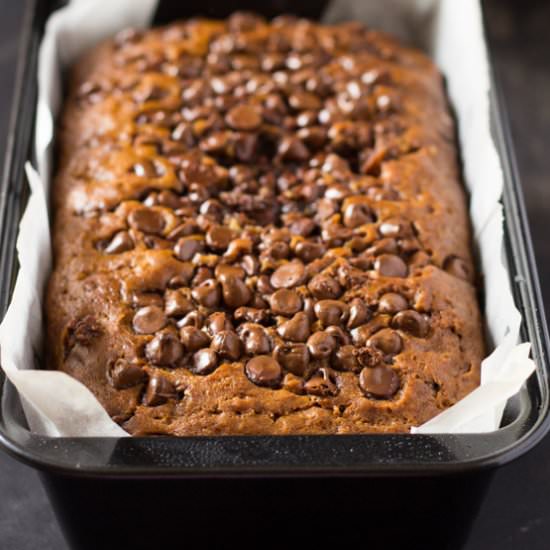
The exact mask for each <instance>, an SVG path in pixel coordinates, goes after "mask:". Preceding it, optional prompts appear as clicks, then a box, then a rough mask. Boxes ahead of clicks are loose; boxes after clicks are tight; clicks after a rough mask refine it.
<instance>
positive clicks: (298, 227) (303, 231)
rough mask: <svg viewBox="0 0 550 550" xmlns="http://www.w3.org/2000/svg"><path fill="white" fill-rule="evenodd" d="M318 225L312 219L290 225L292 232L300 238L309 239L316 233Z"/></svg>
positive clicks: (303, 219) (301, 220)
mask: <svg viewBox="0 0 550 550" xmlns="http://www.w3.org/2000/svg"><path fill="white" fill-rule="evenodd" d="M316 228H317V224H316V223H315V222H314V221H313V220H312V219H311V218H299V219H298V220H295V221H293V222H292V223H291V224H290V227H289V229H290V232H291V233H292V234H293V235H300V237H308V236H309V235H311V233H313V232H314V231H315V229H316Z"/></svg>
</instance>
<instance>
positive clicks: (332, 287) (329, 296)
mask: <svg viewBox="0 0 550 550" xmlns="http://www.w3.org/2000/svg"><path fill="white" fill-rule="evenodd" d="M307 287H308V288H309V290H310V292H311V293H312V294H313V296H315V298H317V299H319V300H335V299H336V298H339V297H340V295H341V294H342V287H341V286H340V284H339V283H338V281H337V280H336V279H334V278H332V277H329V276H328V275H321V274H319V275H315V277H313V279H311V281H310V282H309V284H308V285H307Z"/></svg>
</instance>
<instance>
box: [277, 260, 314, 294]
mask: <svg viewBox="0 0 550 550" xmlns="http://www.w3.org/2000/svg"><path fill="white" fill-rule="evenodd" d="M305 277H306V270H305V267H304V264H303V263H302V262H300V261H299V260H293V261H292V262H288V263H286V264H284V265H282V266H281V267H279V268H277V269H276V270H275V272H274V273H273V275H271V280H270V282H271V285H272V286H273V288H293V287H295V286H299V285H301V284H302V283H303V282H304V281H305Z"/></svg>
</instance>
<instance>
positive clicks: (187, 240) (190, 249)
mask: <svg viewBox="0 0 550 550" xmlns="http://www.w3.org/2000/svg"><path fill="white" fill-rule="evenodd" d="M203 249H204V245H203V244H202V241H201V240H199V239H194V238H192V237H182V238H181V239H179V240H178V242H177V243H176V245H175V246H174V253H175V254H176V257H177V258H178V260H181V261H183V262H186V261H188V260H191V259H192V258H193V256H194V255H195V254H197V253H198V252H202V251H203Z"/></svg>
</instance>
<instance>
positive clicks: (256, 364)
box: [245, 355, 283, 388]
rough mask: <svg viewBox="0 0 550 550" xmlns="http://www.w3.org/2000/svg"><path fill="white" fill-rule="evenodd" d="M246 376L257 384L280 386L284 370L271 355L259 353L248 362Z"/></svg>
mask: <svg viewBox="0 0 550 550" xmlns="http://www.w3.org/2000/svg"><path fill="white" fill-rule="evenodd" d="M245 372H246V376H247V377H248V379H249V380H250V381H251V382H253V383H254V384H256V385H257V386H267V387H270V388H272V387H275V386H278V385H279V383H280V381H281V377H282V374H283V371H282V369H281V365H279V363H278V362H277V361H276V360H275V359H273V357H270V356H269V355H258V356H256V357H253V358H252V359H250V360H249V361H248V362H247V363H246V367H245Z"/></svg>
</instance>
